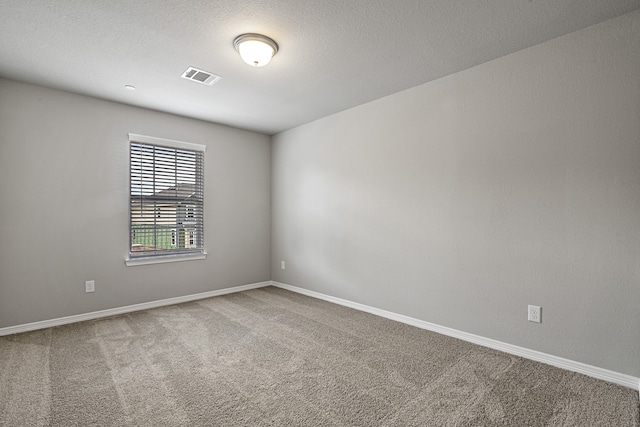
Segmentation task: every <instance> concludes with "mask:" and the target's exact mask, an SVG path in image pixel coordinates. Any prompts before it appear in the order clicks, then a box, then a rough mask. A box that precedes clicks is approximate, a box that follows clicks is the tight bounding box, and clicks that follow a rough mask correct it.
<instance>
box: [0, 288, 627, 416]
mask: <svg viewBox="0 0 640 427" xmlns="http://www.w3.org/2000/svg"><path fill="white" fill-rule="evenodd" d="M638 409H639V408H638V393H637V392H636V391H633V390H630V389H625V388H623V387H619V386H615V385H612V384H608V383H605V382H602V381H598V380H594V379H591V378H588V377H585V376H583V375H580V374H575V373H571V372H567V371H563V370H560V369H556V368H553V367H550V366H546V365H543V364H540V363H536V362H531V361H528V360H525V359H521V358H519V357H515V356H511V355H508V354H505V353H501V352H498V351H494V350H490V349H487V348H483V347H480V346H476V345H473V344H469V343H466V342H463V341H459V340H456V339H453V338H449V337H445V336H442V335H438V334H435V333H432V332H428V331H424V330H421V329H417V328H414V327H411V326H407V325H404V324H401V323H396V322H393V321H390V320H387V319H383V318H379V317H376V316H373V315H370V314H366V313H362V312H358V311H355V310H351V309H348V308H345V307H341V306H337V305H334V304H330V303H327V302H324V301H320V300H316V299H313V298H309V297H305V296H302V295H298V294H295V293H291V292H288V291H285V290H281V289H277V288H273V287H269V288H262V289H256V290H252V291H247V292H243V293H238V294H231V295H227V296H222V297H216V298H210V299H206V300H201V301H197V302H192V303H186V304H181V305H176V306H171V307H164V308H159V309H154V310H147V311H142V312H137V313H133V314H128V315H122V316H118V317H113V318H109V319H103V320H96V321H91V322H84V323H78V324H73V325H67V326H61V327H56V328H51V329H46V330H41V331H36V332H30V333H25V334H19V335H13V336H7V337H1V338H0V425H2V426H22V425H24V426H38V425H52V426H90V425H104V426H182V425H184V426H197V425H206V426H225V427H228V426H494V425H512V426H529V425H531V426H638V425H639V414H638V412H639V411H638Z"/></svg>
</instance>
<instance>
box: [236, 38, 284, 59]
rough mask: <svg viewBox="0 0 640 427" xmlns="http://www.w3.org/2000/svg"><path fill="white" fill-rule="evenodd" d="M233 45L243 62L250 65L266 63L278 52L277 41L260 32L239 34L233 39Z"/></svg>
mask: <svg viewBox="0 0 640 427" xmlns="http://www.w3.org/2000/svg"><path fill="white" fill-rule="evenodd" d="M233 47H235V48H236V50H237V51H238V52H239V53H240V57H241V58H242V60H243V61H244V62H246V63H247V64H249V65H251V66H252V67H262V66H264V65H267V64H268V63H269V62H270V61H271V58H272V57H273V55H275V54H276V53H277V52H278V43H276V42H275V41H274V40H272V39H270V38H269V37H267V36H263V35H261V34H254V33H247V34H241V35H239V36H238V37H236V39H235V40H234V41H233Z"/></svg>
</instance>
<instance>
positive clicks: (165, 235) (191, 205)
mask: <svg viewBox="0 0 640 427" xmlns="http://www.w3.org/2000/svg"><path fill="white" fill-rule="evenodd" d="M129 141H130V162H131V164H130V215H129V225H130V228H129V236H130V246H129V259H128V260H127V265H135V264H144V263H148V262H144V261H150V262H151V263H153V262H164V261H175V260H182V259H193V258H194V256H195V258H200V257H202V258H203V257H204V148H205V147H204V146H203V145H197V144H190V143H186V142H178V141H170V140H165V139H160V138H153V137H148V136H142V135H134V134H129ZM198 255H200V257H198ZM183 256H184V258H183ZM139 261H141V262H139Z"/></svg>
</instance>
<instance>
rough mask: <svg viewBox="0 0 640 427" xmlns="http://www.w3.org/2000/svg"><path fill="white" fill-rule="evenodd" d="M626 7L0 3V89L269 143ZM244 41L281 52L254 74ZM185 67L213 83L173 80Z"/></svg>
mask: <svg viewBox="0 0 640 427" xmlns="http://www.w3.org/2000/svg"><path fill="white" fill-rule="evenodd" d="M638 8H640V0H606V1H605V0H579V1H578V0H483V1H469V0H464V1H463V0H324V1H318V0H314V1H305V0H272V1H268V0H233V1H231V0H217V1H212V0H190V1H178V0H135V1H133V0H60V1H50V0H0V76H1V77H5V78H9V79H14V80H19V81H25V82H29V83H35V84H39V85H44V86H49V87H53V88H58V89H63V90H68V91H72V92H77V93H81V94H86V95H91V96H96V97H100V98H104V99H109V100H113V101H118V102H122V103H126V104H131V105H137V106H142V107H148V108H153V109H156V110H160V111H166V112H171V113H175V114H180V115H184V116H189V117H194V118H198V119H203V120H207V121H211V122H216V123H223V124H227V125H230V126H235V127H239V128H244V129H249V130H253V131H258V132H262V133H266V134H274V133H277V132H280V131H283V130H286V129H290V128H292V127H295V126H298V125H301V124H303V123H307V122H310V121H312V120H315V119H318V118H320V117H324V116H326V115H329V114H332V113H335V112H338V111H342V110H344V109H347V108H350V107H354V106H356V105H359V104H362V103H365V102H367V101H371V100H373V99H377V98H380V97H383V96H386V95H389V94H392V93H395V92H398V91H401V90H403V89H407V88H410V87H413V86H416V85H419V84H422V83H425V82H428V81H431V80H434V79H436V78H439V77H442V76H445V75H448V74H452V73H455V72H458V71H461V70H464V69H467V68H469V67H472V66H474V65H478V64H481V63H483V62H487V61H490V60H492V59H495V58H498V57H500V56H504V55H507V54H510V53H513V52H516V51H518V50H521V49H524V48H526V47H529V46H533V45H535V44H538V43H541V42H544V41H546V40H549V39H552V38H555V37H558V36H561V35H563V34H567V33H569V32H572V31H576V30H579V29H581V28H584V27H587V26H590V25H593V24H596V23H599V22H602V21H604V20H607V19H610V18H613V17H616V16H619V15H622V14H625V13H628V12H631V11H633V10H636V9H638ZM245 32H257V33H262V34H265V35H267V36H269V37H271V38H273V39H275V40H276V41H277V42H278V44H279V45H280V51H279V53H278V54H277V55H276V56H275V57H274V58H273V60H272V61H271V63H270V64H269V65H267V66H266V67H263V68H251V67H249V66H248V65H246V64H244V63H243V62H242V61H241V60H240V57H239V55H238V54H237V52H236V51H235V50H234V48H233V39H234V38H235V37H236V36H237V35H239V34H242V33H245ZM189 66H194V67H198V68H201V69H204V70H207V71H210V72H213V73H215V74H218V75H221V76H222V80H220V81H219V82H218V83H216V84H215V85H213V86H211V87H208V86H205V85H201V84H198V83H195V82H192V81H188V80H185V79H182V78H180V75H181V74H182V72H184V71H185V70H186V69H187V67H189ZM127 84H129V85H134V86H135V87H136V88H137V90H135V91H128V90H126V89H125V88H124V86H125V85H127ZM0 96H1V94H0Z"/></svg>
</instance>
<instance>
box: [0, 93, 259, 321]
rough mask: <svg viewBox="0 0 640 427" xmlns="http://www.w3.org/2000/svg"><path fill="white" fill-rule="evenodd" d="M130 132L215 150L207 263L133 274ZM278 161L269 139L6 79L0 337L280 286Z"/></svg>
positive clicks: (208, 158)
mask: <svg viewBox="0 0 640 427" xmlns="http://www.w3.org/2000/svg"><path fill="white" fill-rule="evenodd" d="M129 132H131V133H139V134H144V135H150V136H156V137H160V138H168V139H177V140H181V141H187V142H193V143H197V144H204V145H206V146H207V151H206V154H205V162H206V164H205V215H206V216H205V246H206V250H207V252H208V254H209V255H208V258H207V259H206V260H201V261H188V262H178V263H171V264H161V265H146V266H136V267H126V266H125V264H124V259H125V258H126V256H127V253H128V244H129V237H128V186H129V177H128V173H129V158H128V150H129V146H128V144H129V142H128V138H127V134H128V133H129ZM270 150H271V147H270V139H269V137H268V136H264V135H259V134H256V133H252V132H246V131H242V130H238V129H232V128H229V127H224V126H218V125H214V124H211V123H205V122H201V121H197V120H191V119H187V118H183V117H177V116H172V115H169V114H162V113H158V112H154V111H150V110H144V109H140V108H135V107H129V106H124V105H121V104H116V103H112V102H107V101H102V100H97V99H93V98H88V97H83V96H79V95H74V94H69V93H65V92H60V91H55V90H52V89H45V88H42V87H36V86H31V85H26V84H22V83H16V82H12V81H7V80H0V327H6V326H12V325H19V324H24V323H28V322H34V321H39V320H45V319H52V318H58V317H61V316H68V315H73V314H80V313H85V312H92V311H96V310H102V309H107V308H113V307H120V306H125V305H130V304H136V303H141V302H147V301H154V300H158V299H164V298H170V297H175V296H182V295H189V294H194V293H199V292H205V291H211V290H216V289H222V288H227V287H232V286H237V285H245V284H250V283H256V282H261V281H266V280H269V279H270V274H271V273H270V265H269V263H270V240H271V236H270V232H271V225H270V224H271V216H270V209H271V206H270V199H271V190H270V188H271V166H270V162H271V155H270ZM88 279H94V280H96V292H95V293H93V294H86V293H85V292H84V281H85V280H88Z"/></svg>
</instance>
